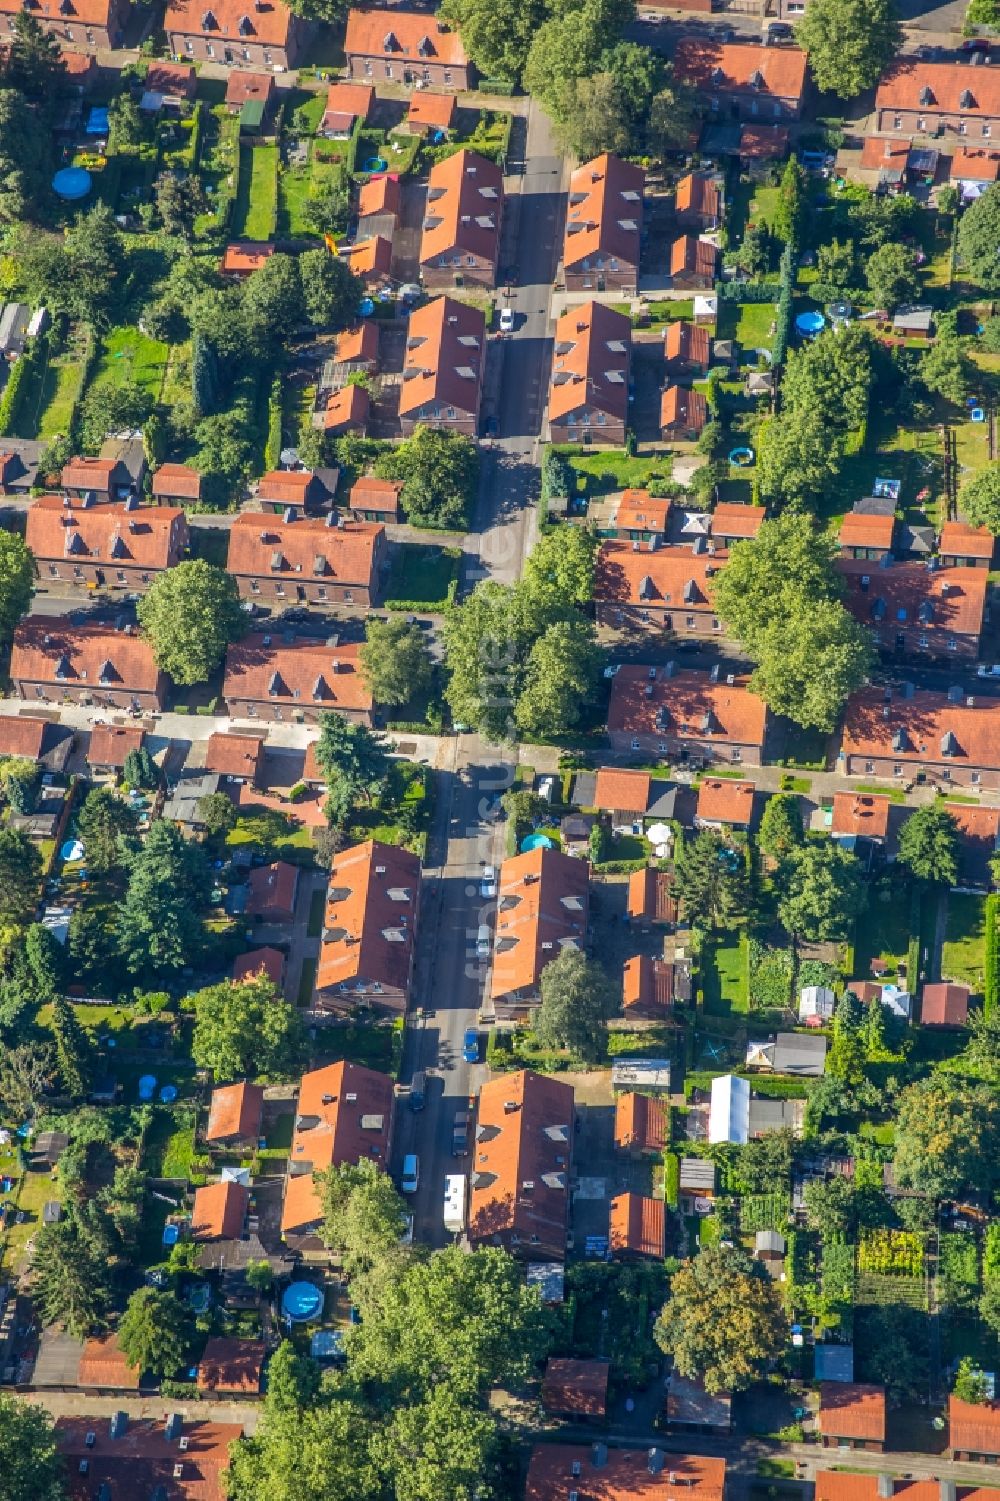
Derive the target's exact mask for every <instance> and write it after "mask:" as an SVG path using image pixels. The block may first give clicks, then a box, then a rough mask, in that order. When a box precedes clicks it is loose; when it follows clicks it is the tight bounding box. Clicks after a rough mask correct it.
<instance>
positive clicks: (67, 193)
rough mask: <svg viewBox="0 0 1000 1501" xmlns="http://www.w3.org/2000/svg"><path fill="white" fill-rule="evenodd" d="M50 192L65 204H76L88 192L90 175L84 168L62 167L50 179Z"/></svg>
mask: <svg viewBox="0 0 1000 1501" xmlns="http://www.w3.org/2000/svg"><path fill="white" fill-rule="evenodd" d="M52 191H53V193H55V195H56V197H57V198H62V199H64V200H65V202H66V203H76V202H77V201H78V200H79V199H80V198H86V196H87V194H88V193H89V192H90V173H89V172H88V171H87V169H86V167H63V168H61V169H60V171H58V172H57V173H56V175H55V177H53V179H52Z"/></svg>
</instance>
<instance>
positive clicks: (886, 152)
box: [861, 136, 910, 172]
mask: <svg viewBox="0 0 1000 1501" xmlns="http://www.w3.org/2000/svg"><path fill="white" fill-rule="evenodd" d="M909 155H910V142H909V141H900V140H896V139H894V138H893V137H892V136H867V137H866V138H865V142H864V145H863V146H862V147H861V167H862V170H863V171H865V172H878V171H879V170H881V169H882V168H884V167H888V168H889V169H890V170H891V171H894V172H904V171H905V170H906V163H907V160H908V158H909Z"/></svg>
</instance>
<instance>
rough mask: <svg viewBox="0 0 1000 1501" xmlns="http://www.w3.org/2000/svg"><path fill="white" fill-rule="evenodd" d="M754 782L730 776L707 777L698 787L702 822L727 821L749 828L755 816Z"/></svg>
mask: <svg viewBox="0 0 1000 1501" xmlns="http://www.w3.org/2000/svg"><path fill="white" fill-rule="evenodd" d="M755 792H756V788H755V787H754V784H753V782H736V781H732V780H730V779H729V778H728V777H705V778H704V779H703V780H702V782H701V785H700V786H699V788H698V811H697V814H696V816H697V817H698V818H699V819H700V820H701V821H702V823H726V824H732V825H733V826H734V827H736V828H748V827H749V825H750V820H751V819H752V818H753V800H754V794H755Z"/></svg>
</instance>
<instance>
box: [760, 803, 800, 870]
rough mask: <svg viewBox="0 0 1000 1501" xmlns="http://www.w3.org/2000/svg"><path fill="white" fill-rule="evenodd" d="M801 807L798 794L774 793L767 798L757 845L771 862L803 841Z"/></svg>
mask: <svg viewBox="0 0 1000 1501" xmlns="http://www.w3.org/2000/svg"><path fill="white" fill-rule="evenodd" d="M803 837H804V836H803V830H802V805H801V803H800V802H799V798H798V793H795V792H776V793H774V795H773V796H772V797H769V798H768V800H767V803H766V804H765V806H764V812H763V813H762V815H761V820H760V829H759V830H758V833H757V844H758V846H759V848H760V849H762V850H763V852H764V854H765V855H770V856H771V858H772V860H780V859H781V858H782V856H784V855H787V854H789V853H790V852H791V851H792V850H793V849H796V848H797V847H798V845H800V844H801V843H802V840H803Z"/></svg>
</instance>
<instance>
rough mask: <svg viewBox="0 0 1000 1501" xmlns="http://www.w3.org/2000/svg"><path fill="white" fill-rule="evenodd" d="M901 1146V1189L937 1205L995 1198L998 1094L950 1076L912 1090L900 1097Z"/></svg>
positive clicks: (937, 1077) (898, 1167)
mask: <svg viewBox="0 0 1000 1501" xmlns="http://www.w3.org/2000/svg"><path fill="white" fill-rule="evenodd" d="M895 1144H896V1156H895V1172H896V1180H897V1182H898V1183H899V1184H900V1186H901V1187H903V1188H913V1189H916V1190H917V1192H919V1193H925V1194H928V1195H929V1196H930V1197H931V1198H935V1199H945V1198H950V1197H952V1196H954V1195H956V1194H961V1193H966V1192H969V1191H977V1190H981V1191H983V1192H989V1191H990V1189H991V1188H992V1187H993V1186H994V1184H995V1183H996V1181H997V1149H998V1147H1000V1102H998V1100H997V1096H996V1091H995V1090H994V1089H993V1088H992V1087H990V1086H988V1085H974V1084H969V1083H966V1082H965V1081H963V1080H961V1079H956V1078H954V1077H953V1076H951V1075H947V1074H933V1075H932V1076H931V1077H930V1078H929V1079H923V1080H921V1081H920V1082H918V1083H916V1084H911V1085H910V1086H909V1087H908V1088H907V1089H905V1090H904V1091H903V1093H902V1095H901V1096H900V1100H899V1110H898V1114H897V1117H896V1137H895Z"/></svg>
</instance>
